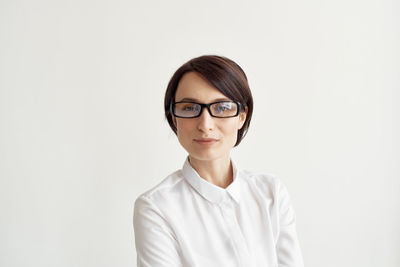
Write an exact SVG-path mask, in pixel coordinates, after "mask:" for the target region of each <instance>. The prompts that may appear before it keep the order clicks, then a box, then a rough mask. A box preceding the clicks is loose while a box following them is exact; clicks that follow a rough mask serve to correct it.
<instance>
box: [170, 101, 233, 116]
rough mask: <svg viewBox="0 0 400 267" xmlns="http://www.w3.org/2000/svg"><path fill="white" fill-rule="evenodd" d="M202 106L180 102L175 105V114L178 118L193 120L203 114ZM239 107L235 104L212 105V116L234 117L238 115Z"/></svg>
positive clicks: (220, 103)
mask: <svg viewBox="0 0 400 267" xmlns="http://www.w3.org/2000/svg"><path fill="white" fill-rule="evenodd" d="M201 110H202V106H201V105H200V104H198V103H192V102H178V103H175V104H174V111H175V112H174V113H175V116H177V117H184V118H192V117H197V116H199V114H200V113H201ZM237 110H238V106H237V104H236V103H235V102H228V101H224V102H218V103H213V104H212V105H210V111H211V115H212V116H215V117H221V118H224V117H233V116H236V115H237Z"/></svg>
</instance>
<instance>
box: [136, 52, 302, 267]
mask: <svg viewBox="0 0 400 267" xmlns="http://www.w3.org/2000/svg"><path fill="white" fill-rule="evenodd" d="M164 104H165V105H164V108H165V116H166V118H167V120H168V123H169V125H170V126H171V128H172V130H173V131H174V132H175V134H176V135H177V137H178V140H179V142H180V144H181V145H182V146H183V147H184V149H185V150H186V151H187V152H188V157H187V159H186V161H185V162H184V164H183V167H182V169H181V170H178V171H176V172H174V173H172V174H171V175H169V176H168V177H166V178H165V179H164V180H163V181H162V182H161V183H160V184H159V185H157V186H155V187H154V188H152V189H151V190H149V191H147V192H145V193H143V194H142V195H141V196H139V197H138V199H137V200H136V202H135V211H134V231H135V242H136V251H137V263H138V266H139V267H142V266H146V267H147V266H152V267H161V266H171V267H172V266H185V267H192V266H196V267H197V266H198V267H212V266H218V267H230V266H246V267H247V266H254V267H261V266H285V267H289V266H290V267H292V266H293V267H294V266H296V267H298V266H303V260H302V256H301V252H300V248H299V243H298V240H297V235H296V229H295V214H294V211H293V209H292V207H291V204H290V202H289V196H288V193H287V191H286V188H285V187H284V185H283V184H282V183H281V182H280V181H279V179H277V178H275V177H273V176H271V175H264V174H258V173H252V172H247V171H242V170H239V169H238V168H237V167H236V166H235V164H234V163H233V162H232V161H231V159H230V152H231V149H232V148H233V147H234V146H237V145H238V144H239V143H240V141H241V140H242V138H243V137H244V136H245V134H246V132H247V129H248V127H249V124H250V120H251V115H252V111H253V99H252V96H251V92H250V89H249V85H248V82H247V78H246V75H245V73H244V72H243V70H242V69H241V68H240V67H239V66H238V65H237V64H236V63H235V62H233V61H232V60H230V59H228V58H225V57H219V56H201V57H198V58H194V59H192V60H190V61H188V62H187V63H185V64H184V65H182V66H181V67H180V68H179V69H178V70H177V71H176V72H175V74H174V75H173V76H172V78H171V80H170V82H169V84H168V88H167V91H166V94H165V103H164Z"/></svg>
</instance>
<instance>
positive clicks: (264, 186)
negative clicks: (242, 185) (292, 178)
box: [240, 170, 286, 199]
mask: <svg viewBox="0 0 400 267" xmlns="http://www.w3.org/2000/svg"><path fill="white" fill-rule="evenodd" d="M240 176H241V177H242V179H243V180H244V181H245V182H246V183H247V184H248V186H249V187H250V188H252V189H253V190H255V191H258V192H259V193H260V194H261V195H262V196H264V197H268V198H274V199H275V198H277V197H279V195H282V193H284V192H286V187H285V185H284V183H283V182H282V180H281V179H280V178H279V177H278V176H277V175H275V174H272V173H262V172H251V171H247V170H240Z"/></svg>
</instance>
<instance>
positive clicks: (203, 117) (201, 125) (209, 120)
mask: <svg viewBox="0 0 400 267" xmlns="http://www.w3.org/2000/svg"><path fill="white" fill-rule="evenodd" d="M197 128H198V129H199V130H200V131H202V132H209V131H212V130H213V129H214V118H213V117H212V116H211V115H210V113H209V111H208V109H206V108H204V109H203V111H202V112H201V114H200V117H198V124H197Z"/></svg>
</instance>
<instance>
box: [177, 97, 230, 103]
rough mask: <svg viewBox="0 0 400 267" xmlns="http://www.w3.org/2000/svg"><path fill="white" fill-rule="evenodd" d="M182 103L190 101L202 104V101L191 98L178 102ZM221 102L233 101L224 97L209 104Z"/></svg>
mask: <svg viewBox="0 0 400 267" xmlns="http://www.w3.org/2000/svg"><path fill="white" fill-rule="evenodd" d="M182 101H190V102H197V103H200V101H199V100H198V99H195V98H190V97H185V98H183V99H181V100H179V101H176V102H182ZM219 101H232V100H230V99H229V98H227V97H223V98H217V99H214V100H212V101H211V102H209V103H214V102H219Z"/></svg>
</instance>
